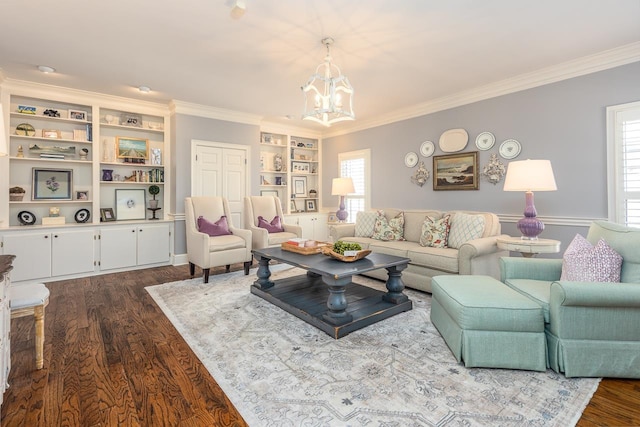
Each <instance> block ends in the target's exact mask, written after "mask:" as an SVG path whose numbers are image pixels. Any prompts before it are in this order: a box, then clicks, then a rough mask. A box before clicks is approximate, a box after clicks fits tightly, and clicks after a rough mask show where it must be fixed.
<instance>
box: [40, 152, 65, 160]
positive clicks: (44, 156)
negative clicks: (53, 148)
mask: <svg viewBox="0 0 640 427" xmlns="http://www.w3.org/2000/svg"><path fill="white" fill-rule="evenodd" d="M40 158H41V159H64V154H54V153H41V154H40Z"/></svg>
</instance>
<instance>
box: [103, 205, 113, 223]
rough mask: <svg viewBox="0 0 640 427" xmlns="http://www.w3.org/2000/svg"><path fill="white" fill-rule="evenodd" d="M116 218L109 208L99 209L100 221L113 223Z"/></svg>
mask: <svg viewBox="0 0 640 427" xmlns="http://www.w3.org/2000/svg"><path fill="white" fill-rule="evenodd" d="M115 220H116V216H115V215H114V214H113V209H111V208H100V221H102V222H109V221H115Z"/></svg>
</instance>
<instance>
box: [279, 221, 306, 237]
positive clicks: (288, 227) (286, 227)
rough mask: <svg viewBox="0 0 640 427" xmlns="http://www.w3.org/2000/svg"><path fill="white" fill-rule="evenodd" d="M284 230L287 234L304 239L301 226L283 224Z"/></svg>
mask: <svg viewBox="0 0 640 427" xmlns="http://www.w3.org/2000/svg"><path fill="white" fill-rule="evenodd" d="M282 228H284V231H286V232H287V233H294V234H295V235H296V236H298V237H302V227H301V226H299V225H293V224H282Z"/></svg>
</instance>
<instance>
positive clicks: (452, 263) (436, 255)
mask: <svg viewBox="0 0 640 427" xmlns="http://www.w3.org/2000/svg"><path fill="white" fill-rule="evenodd" d="M406 256H407V258H409V259H411V264H414V265H421V266H425V267H429V268H432V269H435V270H439V271H444V272H447V273H453V274H457V273H458V271H459V264H460V263H459V262H458V250H457V249H451V248H430V247H422V246H419V245H417V244H416V245H414V246H412V247H411V248H410V249H409V250H408V251H407V255H406Z"/></svg>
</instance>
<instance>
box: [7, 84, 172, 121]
mask: <svg viewBox="0 0 640 427" xmlns="http://www.w3.org/2000/svg"><path fill="white" fill-rule="evenodd" d="M2 89H6V90H8V91H10V92H13V93H16V94H19V95H22V96H31V97H37V98H50V99H56V100H60V101H65V102H73V103H77V102H80V103H84V104H89V105H92V104H95V103H99V104H100V106H101V107H103V108H114V109H124V110H126V109H127V107H129V108H131V109H135V110H138V111H140V112H143V113H149V114H157V115H164V114H167V113H168V112H169V110H168V108H167V105H166V104H165V103H160V102H152V101H141V100H138V99H134V98H125V97H123V96H115V95H108V94H104V93H99V92H90V91H86V90H80V89H73V88H68V87H64V86H55V85H50V84H44V83H35V82H30V81H26V80H15V79H9V78H7V79H5V80H4V81H3V82H2ZM123 104H126V105H127V107H123Z"/></svg>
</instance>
